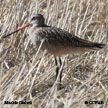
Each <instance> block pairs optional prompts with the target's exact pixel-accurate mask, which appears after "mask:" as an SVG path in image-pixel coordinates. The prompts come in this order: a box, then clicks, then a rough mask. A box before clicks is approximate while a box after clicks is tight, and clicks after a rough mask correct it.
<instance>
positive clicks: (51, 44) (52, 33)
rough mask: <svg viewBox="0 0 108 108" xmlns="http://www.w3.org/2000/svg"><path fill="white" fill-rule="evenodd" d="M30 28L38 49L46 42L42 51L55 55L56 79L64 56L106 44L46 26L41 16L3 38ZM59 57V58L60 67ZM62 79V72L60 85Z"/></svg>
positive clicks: (32, 18) (36, 16) (34, 16)
mask: <svg viewBox="0 0 108 108" xmlns="http://www.w3.org/2000/svg"><path fill="white" fill-rule="evenodd" d="M28 26H30V28H29V30H28V34H29V37H30V39H31V42H32V43H33V44H34V45H35V46H36V47H37V48H38V47H39V46H40V44H41V42H42V40H44V41H43V44H42V46H41V50H42V51H44V50H46V51H47V53H50V54H52V55H54V58H55V65H56V78H57V77H58V73H59V69H60V66H61V65H62V61H61V59H60V57H61V56H62V55H66V54H73V53H84V52H89V51H95V50H98V49H101V48H103V47H104V46H105V44H101V43H94V42H91V41H88V40H85V39H81V38H79V37H77V36H75V35H73V34H71V33H69V32H68V31H65V30H63V29H60V28H57V27H52V26H48V25H46V24H45V19H44V17H43V15H41V14H35V15H33V16H32V17H31V20H30V22H29V23H28V24H26V25H25V26H23V27H21V28H19V29H18V30H16V31H14V32H12V33H10V34H8V35H5V36H3V37H2V38H5V37H8V36H10V35H11V34H13V33H16V32H18V31H20V30H23V29H24V28H26V27H28ZM57 57H59V66H58V61H57ZM61 79H62V72H61V73H60V81H59V82H60V84H61Z"/></svg>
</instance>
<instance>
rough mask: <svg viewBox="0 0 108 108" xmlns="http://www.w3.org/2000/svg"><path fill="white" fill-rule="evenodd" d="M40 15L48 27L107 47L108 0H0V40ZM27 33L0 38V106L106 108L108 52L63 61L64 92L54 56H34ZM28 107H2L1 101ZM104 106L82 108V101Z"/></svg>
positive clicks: (25, 31)
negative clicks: (60, 84) (59, 80)
mask: <svg viewBox="0 0 108 108" xmlns="http://www.w3.org/2000/svg"><path fill="white" fill-rule="evenodd" d="M34 13H41V14H43V15H44V17H45V18H46V23H47V24H48V25H52V26H56V27H60V28H62V29H65V30H67V31H69V32H71V33H73V34H75V35H77V36H79V37H81V38H85V39H88V40H91V41H94V42H99V43H107V41H108V39H107V37H108V30H107V29H106V28H107V27H108V26H107V25H108V23H107V22H108V21H107V20H108V0H1V1H0V36H2V35H4V34H7V33H10V32H12V31H14V30H16V29H17V28H18V27H20V26H22V25H24V24H25V23H27V22H28V21H29V19H30V17H31V15H32V14H34ZM37 50H38V49H36V48H34V47H33V45H32V43H31V42H30V41H29V38H28V34H27V29H26V30H23V31H21V32H19V33H17V34H14V35H13V36H11V37H9V38H7V39H4V40H2V41H1V40H0V80H1V86H0V105H1V107H2V108H3V107H8V106H10V107H20V106H21V107H26V106H28V107H106V106H107V107H108V48H107V46H106V47H105V48H104V49H102V50H100V51H97V52H90V53H85V54H74V55H70V56H68V55H67V56H65V57H62V60H63V63H64V66H63V79H62V84H63V86H64V88H63V89H62V90H59V91H58V90H57V89H56V82H55V69H56V67H55V64H54V59H53V56H52V55H44V53H43V52H41V51H40V52H39V53H37ZM25 99H26V101H32V105H30V104H29V105H18V104H17V105H4V101H15V100H16V101H20V100H25ZM94 100H98V101H104V104H101V105H99V104H91V105H90V104H85V101H94Z"/></svg>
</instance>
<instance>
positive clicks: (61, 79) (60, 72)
mask: <svg viewBox="0 0 108 108" xmlns="http://www.w3.org/2000/svg"><path fill="white" fill-rule="evenodd" d="M59 63H60V68H61V66H62V61H61V58H60V57H59ZM61 80H62V70H61V72H60V84H61Z"/></svg>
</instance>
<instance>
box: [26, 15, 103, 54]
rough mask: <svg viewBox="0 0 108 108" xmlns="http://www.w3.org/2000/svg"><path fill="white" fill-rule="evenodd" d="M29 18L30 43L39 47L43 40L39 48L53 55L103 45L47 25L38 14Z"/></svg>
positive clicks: (96, 48) (92, 48)
mask: <svg viewBox="0 0 108 108" xmlns="http://www.w3.org/2000/svg"><path fill="white" fill-rule="evenodd" d="M33 18H34V19H33ZM31 19H32V20H31V23H32V25H31V27H30V29H29V32H28V33H29V36H30V39H31V41H32V43H33V44H34V45H36V47H39V45H40V43H41V41H42V40H44V42H43V45H42V48H41V50H45V49H46V50H47V52H48V53H50V54H52V55H54V56H62V55H65V54H73V53H81V52H86V51H91V50H98V49H101V48H103V47H104V46H105V45H104V44H99V43H93V42H90V41H87V40H84V39H81V38H78V37H76V36H74V35H73V34H71V33H69V32H67V31H65V30H62V29H60V28H57V27H51V26H47V25H46V24H45V23H44V18H43V16H42V15H40V14H36V15H34V16H33V17H32V18H31ZM35 20H37V22H38V24H37V22H35ZM33 21H34V22H33ZM40 21H42V22H41V25H39V23H40Z"/></svg>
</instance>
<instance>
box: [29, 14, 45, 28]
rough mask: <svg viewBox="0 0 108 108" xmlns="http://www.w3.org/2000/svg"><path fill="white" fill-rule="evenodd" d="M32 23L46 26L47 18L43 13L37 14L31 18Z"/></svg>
mask: <svg viewBox="0 0 108 108" xmlns="http://www.w3.org/2000/svg"><path fill="white" fill-rule="evenodd" d="M30 24H31V25H36V26H37V27H42V26H45V19H44V17H43V15H41V14H35V15H33V16H32V17H31V19H30Z"/></svg>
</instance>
